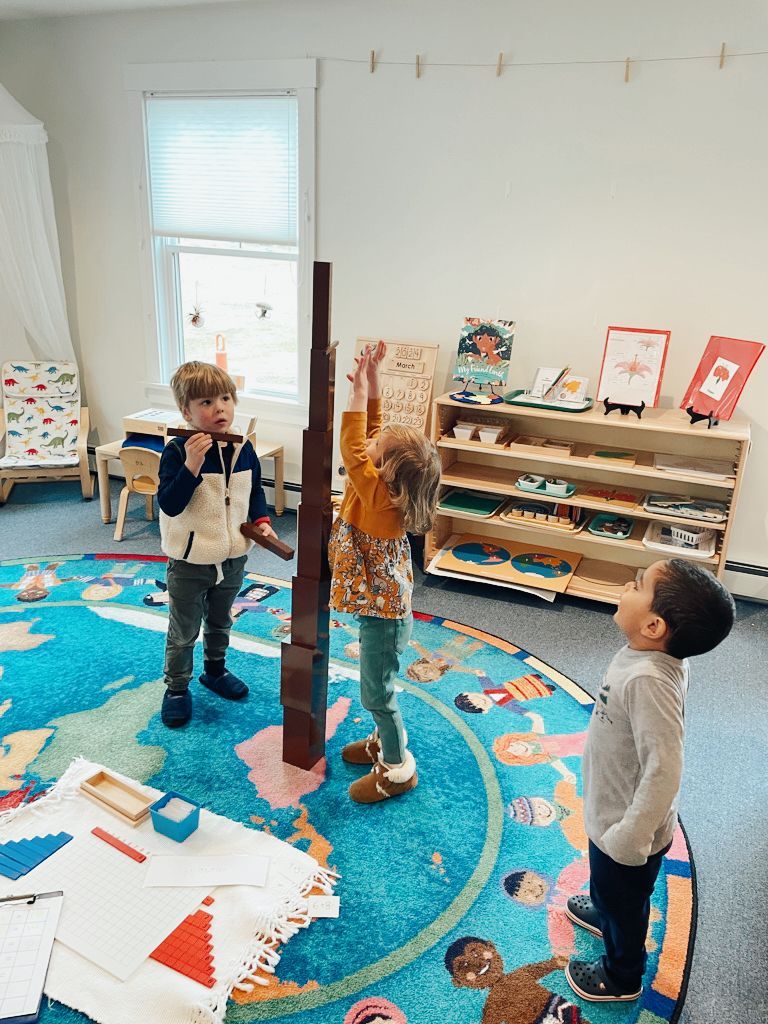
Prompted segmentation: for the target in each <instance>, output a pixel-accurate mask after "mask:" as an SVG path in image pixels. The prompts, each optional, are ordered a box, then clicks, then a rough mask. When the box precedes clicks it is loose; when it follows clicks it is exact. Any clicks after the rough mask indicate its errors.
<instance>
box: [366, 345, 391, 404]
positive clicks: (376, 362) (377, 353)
mask: <svg viewBox="0 0 768 1024" xmlns="http://www.w3.org/2000/svg"><path fill="white" fill-rule="evenodd" d="M368 353H369V359H368V397H369V398H381V383H380V380H381V364H382V363H383V362H384V356H385V355H386V354H387V346H386V345H385V344H384V342H383V341H378V342H377V343H376V345H375V346H374V345H369V346H368Z"/></svg>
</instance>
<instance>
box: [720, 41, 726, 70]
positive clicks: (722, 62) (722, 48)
mask: <svg viewBox="0 0 768 1024" xmlns="http://www.w3.org/2000/svg"><path fill="white" fill-rule="evenodd" d="M724 64H725V43H723V45H722V46H721V47H720V70H721V71H722V70H723V65H724Z"/></svg>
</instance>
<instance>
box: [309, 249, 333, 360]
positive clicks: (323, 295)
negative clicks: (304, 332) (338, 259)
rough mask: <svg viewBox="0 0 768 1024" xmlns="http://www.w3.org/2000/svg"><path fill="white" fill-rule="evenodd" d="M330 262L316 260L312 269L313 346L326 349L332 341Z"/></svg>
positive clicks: (331, 275) (331, 274) (331, 272)
mask: <svg viewBox="0 0 768 1024" xmlns="http://www.w3.org/2000/svg"><path fill="white" fill-rule="evenodd" d="M332 277H333V271H332V268H331V264H330V263H321V262H319V261H317V260H316V261H315V265H314V267H313V270H312V348H313V349H317V348H321V349H326V348H328V345H329V344H330V341H331V283H332Z"/></svg>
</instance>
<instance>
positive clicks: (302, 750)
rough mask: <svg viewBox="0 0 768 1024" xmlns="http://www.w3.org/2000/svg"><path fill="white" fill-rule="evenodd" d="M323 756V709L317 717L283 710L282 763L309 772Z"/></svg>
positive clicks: (291, 710)
mask: <svg viewBox="0 0 768 1024" xmlns="http://www.w3.org/2000/svg"><path fill="white" fill-rule="evenodd" d="M324 756H325V709H323V711H322V713H321V714H319V715H311V714H307V713H306V712H303V711H294V710H293V709H291V708H285V709H284V711H283V761H285V762H286V763H287V764H293V765H296V767H297V768H303V769H304V770H305V771H309V770H310V769H311V768H314V766H315V765H316V764H317V762H318V761H320V760H322V758H323V757H324Z"/></svg>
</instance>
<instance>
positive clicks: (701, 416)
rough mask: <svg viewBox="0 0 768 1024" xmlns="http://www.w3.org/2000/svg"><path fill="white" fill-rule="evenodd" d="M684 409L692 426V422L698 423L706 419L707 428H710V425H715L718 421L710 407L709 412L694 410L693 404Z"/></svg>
mask: <svg viewBox="0 0 768 1024" xmlns="http://www.w3.org/2000/svg"><path fill="white" fill-rule="evenodd" d="M685 411H686V412H687V413H688V415H689V416H690V417H691V426H693V424H694V423H699V422H700V421H701V420H707V430H711V429H712V427H716V426H717V424H718V423H719V422H720V420H719V419H717V418H716V416H715V413H714V411H713V410H712V409H710V410H709V412H696V411H695V410H694V408H693V406H692V405H689V406H688V408H687V409H686V410H685Z"/></svg>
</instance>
